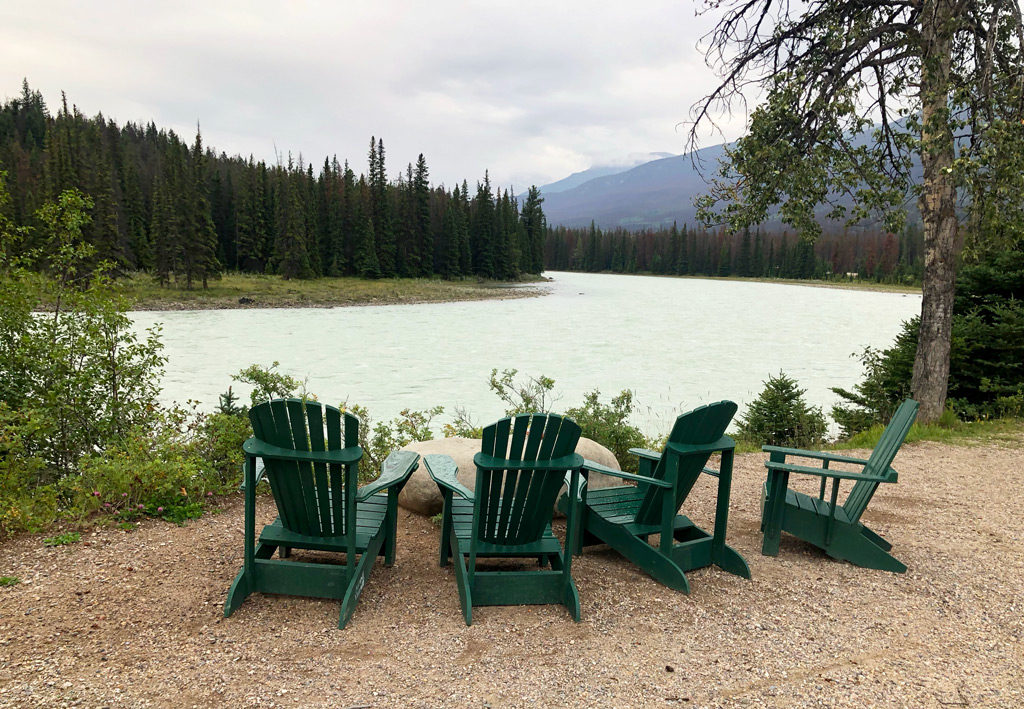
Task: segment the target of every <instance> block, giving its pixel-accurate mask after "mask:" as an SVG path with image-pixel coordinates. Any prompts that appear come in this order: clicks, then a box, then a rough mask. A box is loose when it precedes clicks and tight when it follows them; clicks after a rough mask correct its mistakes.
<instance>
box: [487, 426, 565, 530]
mask: <svg viewBox="0 0 1024 709" xmlns="http://www.w3.org/2000/svg"><path fill="white" fill-rule="evenodd" d="M579 439H580V427H579V426H577V425H576V423H575V422H574V421H572V420H571V419H568V418H565V417H563V416H559V415H557V414H518V415H516V416H511V417H508V418H503V419H501V420H500V421H497V422H495V423H493V424H491V425H490V426H488V427H487V428H485V429H484V430H483V441H482V444H481V448H480V450H481V452H482V453H484V454H485V455H491V456H494V457H496V458H504V459H506V460H510V461H517V462H537V463H541V462H543V461H549V460H552V459H554V458H560V457H562V456H567V455H570V454H572V453H574V452H575V451H576V443H577V442H578V441H579ZM565 472H566V471H565V469H564V468H561V469H559V468H544V467H541V468H539V469H535V470H513V469H505V470H484V469H482V468H479V467H478V468H477V473H476V507H475V514H476V516H477V517H478V519H477V520H476V524H477V534H476V539H477V540H479V541H482V542H489V543H491V544H503V545H518V544H528V543H530V542H535V541H537V540H539V539H540V538H541V536H542V535H543V534H544V530H545V528H546V527H547V525H548V524H549V523H550V522H551V515H552V512H553V511H554V505H555V497H556V496H557V495H558V492H559V490H560V489H561V487H562V484H563V482H564V478H565Z"/></svg>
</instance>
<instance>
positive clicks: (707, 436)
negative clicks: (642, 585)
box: [560, 401, 750, 593]
mask: <svg viewBox="0 0 1024 709" xmlns="http://www.w3.org/2000/svg"><path fill="white" fill-rule="evenodd" d="M735 413H736V404H734V403H733V402H731V401H719V402H717V403H714V404H708V405H707V406H701V407H700V408H697V409H694V410H693V411H690V412H689V413H685V414H682V415H681V416H679V417H678V418H677V419H676V422H675V425H674V426H673V427H672V432H671V433H670V434H669V437H668V441H667V443H666V444H665V448H664V450H662V452H661V453H656V452H654V451H649V450H644V449H640V448H633V449H631V450H630V452H631V453H633V454H635V455H637V456H638V457H639V459H640V474H639V475H634V474H632V473H625V472H623V471H621V470H614V469H612V468H608V467H606V466H603V465H599V464H597V463H594V462H592V461H589V460H588V461H585V462H584V463H583V473H584V475H589V473H592V472H598V473H604V474H605V475H611V476H614V477H617V478H621V479H623V480H632V481H634V482H636V483H638V484H637V485H620V486H616V487H606V488H600V489H594V490H588V489H587V485H586V484H585V483H582V484H581V485H580V487H579V488H578V490H577V493H576V494H575V495H572V494H568V493H567V494H566V495H564V496H563V497H562V500H561V501H560V504H562V505H565V504H567V503H568V502H569V501H571V500H572V499H573V498H574V497H580V498H582V502H583V505H584V510H583V514H582V515H579V516H578V518H577V519H578V520H579V522H578V523H579V524H580V526H581V532H582V533H581V534H578V535H577V538H578V539H579V540H580V542H581V545H589V544H607V545H609V546H610V547H612V548H613V549H615V550H616V551H618V552H619V553H620V554H622V555H623V556H624V557H626V558H627V559H629V560H630V561H632V562H633V563H634V564H636V565H637V566H638V567H640V568H641V569H643V570H644V571H646V572H647V573H648V574H650V575H651V576H652V577H654V579H656V580H657V581H660V582H661V583H663V584H665V585H666V586H668V587H669V588H673V589H675V590H677V591H682V592H683V593H689V592H690V585H689V582H688V581H687V579H686V573H685V572H687V571H691V570H693V569H699V568H702V567H705V566H710V565H712V564H714V565H716V566H718V567H720V568H721V569H723V570H725V571H728V572H730V573H733V574H736V575H737V576H742V577H744V578H748V579H749V578H750V568H749V567H748V566H747V562H746V561H745V560H744V559H743V557H742V556H740V555H739V553H738V552H737V551H736V550H735V549H733V548H732V547H730V546H728V545H727V544H726V543H725V531H726V527H727V525H728V520H729V493H730V489H731V487H732V463H733V449H734V448H735V445H736V444H735V443H734V441H733V440H732V439H731V438H730V437H729V436H726V435H725V429H726V428H728V426H729V422H730V421H731V420H732V417H733V415H734V414H735ZM716 452H720V453H721V454H722V462H721V466H720V469H719V470H718V471H714V470H711V469H710V468H707V467H705V466H706V465H707V462H708V459H709V458H710V457H711V455H712V454H713V453H716ZM702 473H703V474H707V475H711V476H714V477H716V478H717V479H718V500H717V503H716V507H715V528H714V531H713V533H708V532H706V531H705V530H703V529H701V528H700V527H698V526H697V525H696V524H694V523H693V521H691V520H690V518H689V517H686V516H685V515H681V514H678V511H679V508H680V507H681V506H682V504H683V502H684V501H685V500H686V498H687V496H688V495H689V494H690V491H691V490H692V489H693V486H694V484H695V483H696V482H697V479H698V478H699V477H700V476H701V474H702ZM574 489H576V488H574V487H572V486H570V487H569V490H570V491H572V490H574ZM652 534H658V535H660V539H659V543H658V545H657V546H655V545H653V544H651V543H649V541H648V538H649V536H650V535H652Z"/></svg>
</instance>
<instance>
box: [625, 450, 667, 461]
mask: <svg viewBox="0 0 1024 709" xmlns="http://www.w3.org/2000/svg"><path fill="white" fill-rule="evenodd" d="M629 452H630V453H632V454H633V455H635V456H636V457H637V458H646V459H647V460H653V461H654V462H655V463H656V462H658V461H659V460H661V453H659V452H657V451H652V450H649V449H647V448H630V449H629Z"/></svg>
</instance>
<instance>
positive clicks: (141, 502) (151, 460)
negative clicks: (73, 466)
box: [61, 407, 248, 523]
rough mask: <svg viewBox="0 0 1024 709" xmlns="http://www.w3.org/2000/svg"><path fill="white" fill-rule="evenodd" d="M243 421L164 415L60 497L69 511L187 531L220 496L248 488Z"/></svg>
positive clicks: (93, 459) (101, 456)
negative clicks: (158, 521) (149, 519)
mask: <svg viewBox="0 0 1024 709" xmlns="http://www.w3.org/2000/svg"><path fill="white" fill-rule="evenodd" d="M243 425H245V426H247V424H246V422H245V420H244V419H241V418H238V417H231V416H225V415H224V414H213V415H210V416H205V415H203V414H199V413H196V412H195V411H194V410H192V411H188V410H186V409H183V408H180V407H179V408H172V409H168V410H165V411H162V412H160V415H159V416H158V417H157V418H156V419H155V421H154V422H153V423H150V424H149V425H148V426H146V427H141V426H137V427H134V428H132V429H131V430H130V431H129V432H128V434H127V435H126V436H125V437H124V439H123V440H122V441H120V442H118V443H117V444H116V445H113V446H110V447H108V448H107V449H105V450H103V451H101V452H97V453H94V454H92V455H89V456H85V457H84V458H82V460H81V462H80V468H81V472H80V473H79V474H78V475H77V476H74V477H72V478H68V479H67V480H65V481H64V483H63V484H62V487H61V490H62V492H63V494H64V495H65V498H66V499H67V501H68V506H69V511H70V512H71V513H72V514H75V515H77V516H84V515H87V514H90V513H93V512H99V513H103V514H106V515H113V516H115V517H117V518H118V519H120V520H129V521H130V520H133V519H136V518H138V517H140V516H143V515H151V516H155V517H161V518H163V519H166V520H168V521H171V522H176V523H181V522H183V521H184V520H186V519H192V518H195V517H198V516H200V515H201V514H202V511H203V508H204V506H205V505H206V504H207V503H208V502H209V501H210V498H212V497H213V496H214V495H216V494H223V493H226V492H231V491H233V490H235V489H237V487H238V484H239V482H240V481H241V465H242V463H241V444H242V442H243V441H244V439H245V437H246V436H248V430H247V428H245V429H243V428H242V426H243Z"/></svg>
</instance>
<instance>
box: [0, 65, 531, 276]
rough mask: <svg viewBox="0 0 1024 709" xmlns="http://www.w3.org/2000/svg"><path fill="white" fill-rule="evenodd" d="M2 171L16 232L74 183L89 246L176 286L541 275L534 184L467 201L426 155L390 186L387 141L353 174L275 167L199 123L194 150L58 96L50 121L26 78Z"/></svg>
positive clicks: (331, 161)
mask: <svg viewBox="0 0 1024 709" xmlns="http://www.w3.org/2000/svg"><path fill="white" fill-rule="evenodd" d="M0 170H4V171H6V172H7V182H8V184H7V188H8V190H9V192H10V195H11V202H10V206H9V207H8V209H9V211H10V213H9V214H7V215H5V216H7V217H8V218H10V219H11V220H12V221H13V222H14V223H15V224H18V225H23V226H31V225H32V222H33V220H34V219H35V218H36V217H35V214H36V212H37V210H38V209H39V207H40V206H41V205H42V204H43V203H45V202H46V201H47V200H52V199H54V198H56V197H57V196H58V195H59V194H61V192H63V191H64V190H66V189H70V188H77V189H79V190H81V191H82V192H84V193H85V194H86V195H88V196H89V197H90V198H91V200H92V202H93V208H92V214H91V217H92V219H91V221H90V223H89V225H88V226H87V228H86V232H85V233H84V234H83V238H84V239H85V240H86V241H87V242H88V243H89V244H90V245H91V246H92V247H94V248H95V258H96V259H97V260H98V261H99V260H102V261H106V262H108V263H109V264H110V265H111V267H112V270H113V272H114V273H115V274H127V273H131V272H133V271H148V272H150V273H152V274H153V275H154V276H155V277H156V278H157V279H158V280H159V281H160V282H161V283H163V284H167V285H170V284H174V285H178V286H184V287H187V288H192V287H194V286H196V285H199V284H202V285H206V283H207V282H208V280H209V279H210V278H216V277H218V276H219V275H220V273H221V272H223V271H225V270H231V271H241V272H248V273H276V274H280V275H281V276H283V277H284V278H315V277H318V276H342V275H355V276H362V277H366V278H388V277H395V276H402V277H424V276H441V277H443V278H458V277H462V276H476V277H480V278H487V279H500V280H513V279H516V278H518V277H519V275H520V274H522V273H539V272H540V271H541V270H542V269H543V261H542V259H543V244H544V233H545V228H546V226H545V221H544V214H543V211H542V210H541V202H542V200H541V197H540V193H539V191H538V190H537V189H536V188H531V189H530V191H529V193H528V194H527V196H526V198H525V199H524V200H523V203H522V205H520V204H519V201H518V200H517V199H516V198H515V197H514V196H513V195H512V193H511V190H508V189H504V190H502V189H495V188H494V187H492V185H491V182H490V179H489V177H488V176H487V174H486V173H485V175H484V179H483V181H482V182H478V183H477V184H476V188H475V191H473V192H472V193H471V192H470V188H469V186H468V184H467V183H466V181H463V183H462V185H461V186H455V187H453V188H452V189H451V190H449V189H447V188H445V187H444V186H432V185H431V184H430V182H429V171H428V168H427V163H426V160H425V159H424V157H423V155H422V154H421V155H419V157H418V158H417V159H416V162H415V164H413V163H410V164H409V165H408V166H407V167H406V168H405V170H404V171H402V172H400V173H399V174H398V176H397V177H396V178H394V179H389V178H388V176H387V171H386V165H385V149H384V141H383V140H382V139H379V138H371V139H370V146H369V161H368V169H367V171H366V172H365V173H360V174H358V175H357V174H356V171H355V170H354V169H353V168H352V167H351V166H350V165H349V163H348V161H345V162H339V161H338V159H337V158H328V159H325V160H324V162H323V165H322V166H321V167H320V168H319V170H315V169H314V167H313V165H312V164H307V163H305V162H304V161H303V159H302V158H301V157H299V158H298V159H297V160H295V159H293V158H292V157H291V156H290V155H289V157H288V158H287V160H286V161H284V160H283V161H278V164H273V165H268V164H267V163H266V162H264V161H257V160H254V159H253V158H252V157H251V156H250V157H249V158H248V159H245V158H242V157H239V156H234V157H228V156H227V155H226V154H225V153H223V152H222V153H220V154H217V153H216V152H215V151H214V150H212V149H210V148H207V147H204V145H203V141H202V136H201V134H200V133H199V131H198V129H197V132H196V136H195V139H194V141H193V142H192V143H191V144H189V143H187V142H186V141H184V140H183V139H182V138H180V137H179V136H178V135H176V134H175V133H174V132H173V131H170V130H163V129H159V128H158V127H157V126H156V125H154V124H153V123H152V122H151V123H149V124H148V125H145V126H143V125H139V124H136V123H126V124H125V125H123V126H118V124H117V123H115V122H114V121H111V120H108V119H106V118H105V117H104V116H103V115H102V114H100V115H97V116H95V117H93V118H88V117H86V116H84V115H82V114H81V113H80V112H79V111H78V110H77V108H76V107H74V106H71V107H70V108H69V106H68V102H67V100H66V98H65V97H63V96H62V100H61V105H60V107H59V109H58V110H57V111H56V114H53V113H52V112H51V111H50V110H49V109H48V107H47V105H46V103H45V102H44V99H43V96H42V95H41V94H40V93H39V92H38V91H33V90H32V89H31V88H30V87H29V85H28V82H27V81H25V82H23V84H22V91H21V94H20V96H18V97H16V98H14V99H10V100H7V101H6V102H5V103H4V104H3V105H2V106H0ZM31 246H32V245H31V244H29V245H28V247H31Z"/></svg>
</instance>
